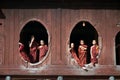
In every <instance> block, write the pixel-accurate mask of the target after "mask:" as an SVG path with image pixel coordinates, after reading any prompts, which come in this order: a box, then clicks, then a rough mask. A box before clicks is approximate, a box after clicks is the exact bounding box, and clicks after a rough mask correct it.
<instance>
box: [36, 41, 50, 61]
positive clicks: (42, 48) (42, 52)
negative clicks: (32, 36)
mask: <svg viewBox="0 0 120 80" xmlns="http://www.w3.org/2000/svg"><path fill="white" fill-rule="evenodd" d="M38 49H39V61H40V60H41V59H43V57H44V56H45V55H46V53H47V51H48V47H47V45H45V43H44V41H43V40H40V46H39V47H38Z"/></svg>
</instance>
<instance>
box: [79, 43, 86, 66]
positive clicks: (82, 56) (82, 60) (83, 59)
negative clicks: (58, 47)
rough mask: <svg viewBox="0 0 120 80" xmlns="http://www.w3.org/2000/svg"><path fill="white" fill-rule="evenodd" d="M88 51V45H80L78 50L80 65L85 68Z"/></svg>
mask: <svg viewBox="0 0 120 80" xmlns="http://www.w3.org/2000/svg"><path fill="white" fill-rule="evenodd" d="M83 48H85V49H83ZM86 49H87V46H86V45H80V46H79V48H78V55H79V60H80V62H79V63H80V66H81V67H84V66H85V64H86V53H87V51H86Z"/></svg>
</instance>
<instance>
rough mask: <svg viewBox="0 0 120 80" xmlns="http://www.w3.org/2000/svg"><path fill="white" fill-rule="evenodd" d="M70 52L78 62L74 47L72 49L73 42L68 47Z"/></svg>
mask: <svg viewBox="0 0 120 80" xmlns="http://www.w3.org/2000/svg"><path fill="white" fill-rule="evenodd" d="M70 52H71V55H72V57H73V58H74V59H75V61H76V62H77V63H78V64H79V58H78V57H77V55H76V52H75V49H74V43H71V48H70Z"/></svg>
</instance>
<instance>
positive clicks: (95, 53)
mask: <svg viewBox="0 0 120 80" xmlns="http://www.w3.org/2000/svg"><path fill="white" fill-rule="evenodd" d="M92 44H93V45H92V46H91V48H90V54H91V64H92V65H93V66H95V64H97V63H98V57H99V46H98V45H97V43H96V40H93V41H92Z"/></svg>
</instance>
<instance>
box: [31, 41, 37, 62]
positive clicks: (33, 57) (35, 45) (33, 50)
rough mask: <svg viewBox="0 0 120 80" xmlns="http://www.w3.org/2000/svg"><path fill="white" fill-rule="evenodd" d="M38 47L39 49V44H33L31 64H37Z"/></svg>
mask: <svg viewBox="0 0 120 80" xmlns="http://www.w3.org/2000/svg"><path fill="white" fill-rule="evenodd" d="M37 47H38V44H37V42H35V41H34V42H33V43H32V46H31V47H30V55H31V58H32V59H31V62H32V63H35V62H36V58H37Z"/></svg>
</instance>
